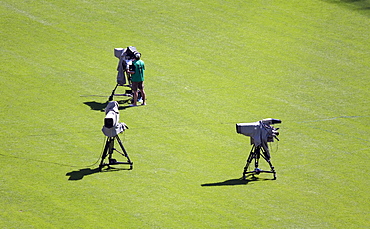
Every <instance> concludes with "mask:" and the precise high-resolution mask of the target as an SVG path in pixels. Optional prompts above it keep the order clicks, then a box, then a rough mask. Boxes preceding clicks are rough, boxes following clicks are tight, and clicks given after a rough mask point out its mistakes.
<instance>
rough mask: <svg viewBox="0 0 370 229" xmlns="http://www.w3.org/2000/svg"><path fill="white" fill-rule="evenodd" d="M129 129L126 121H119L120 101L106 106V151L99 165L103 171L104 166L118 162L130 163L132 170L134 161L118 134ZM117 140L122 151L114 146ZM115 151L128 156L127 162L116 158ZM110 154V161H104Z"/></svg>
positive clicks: (104, 130)
mask: <svg viewBox="0 0 370 229" xmlns="http://www.w3.org/2000/svg"><path fill="white" fill-rule="evenodd" d="M126 129H128V126H127V125H126V124H125V123H120V122H119V110H118V103H117V102H116V101H112V102H109V103H108V105H107V107H106V108H105V118H104V126H103V128H102V132H103V134H104V135H105V136H107V139H106V142H105V146H104V151H103V154H102V158H101V161H100V165H99V170H100V171H101V170H102V169H103V167H104V166H108V167H109V166H110V165H117V164H127V165H130V170H131V169H132V166H133V162H132V161H131V160H130V158H129V156H128V154H127V152H126V150H125V148H124V146H123V144H122V142H121V139H120V138H119V136H118V134H120V133H122V132H123V131H125V130H126ZM115 141H117V142H118V144H119V146H120V147H121V150H122V152H121V151H119V150H118V149H117V148H115V147H114V142H115ZM114 152H118V153H119V154H120V155H122V156H124V157H125V158H126V160H127V161H126V162H119V161H117V160H116V159H114V158H112V155H113V153H114ZM107 156H108V162H104V161H105V159H106V157H107Z"/></svg>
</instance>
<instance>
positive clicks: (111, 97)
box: [108, 83, 118, 101]
mask: <svg viewBox="0 0 370 229" xmlns="http://www.w3.org/2000/svg"><path fill="white" fill-rule="evenodd" d="M117 87H118V83H117V84H116V87H115V88H114V89H113V91H112V94H111V95H110V96H109V99H108V100H109V101H112V100H113V96H114V93H115V92H116V89H117Z"/></svg>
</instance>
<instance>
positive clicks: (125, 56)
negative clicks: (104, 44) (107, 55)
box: [114, 46, 141, 86]
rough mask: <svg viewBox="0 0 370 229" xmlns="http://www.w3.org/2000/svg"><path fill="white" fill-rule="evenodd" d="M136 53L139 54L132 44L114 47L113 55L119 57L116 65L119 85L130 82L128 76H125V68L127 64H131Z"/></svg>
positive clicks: (127, 66)
mask: <svg viewBox="0 0 370 229" xmlns="http://www.w3.org/2000/svg"><path fill="white" fill-rule="evenodd" d="M136 54H140V55H141V53H139V52H138V51H137V49H136V47H134V46H128V47H127V48H125V49H124V48H115V49H114V56H115V57H117V58H118V59H119V62H118V66H117V71H118V74H117V83H118V84H119V85H121V86H122V85H125V84H126V83H127V82H128V83H129V82H130V80H131V79H130V77H129V76H127V79H126V76H125V70H127V69H128V68H129V66H130V65H131V64H132V60H133V59H134V58H135V55H136Z"/></svg>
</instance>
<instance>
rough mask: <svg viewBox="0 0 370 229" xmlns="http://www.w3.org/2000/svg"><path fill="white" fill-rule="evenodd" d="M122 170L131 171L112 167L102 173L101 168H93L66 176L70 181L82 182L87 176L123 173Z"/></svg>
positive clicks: (69, 173)
mask: <svg viewBox="0 0 370 229" xmlns="http://www.w3.org/2000/svg"><path fill="white" fill-rule="evenodd" d="M121 170H130V169H127V168H114V167H112V166H110V167H108V168H106V169H103V170H101V171H100V169H99V167H98V168H95V169H91V168H85V169H80V170H77V171H72V172H68V173H66V176H69V178H68V180H82V179H83V178H84V177H85V176H88V175H92V174H95V173H104V172H115V171H121Z"/></svg>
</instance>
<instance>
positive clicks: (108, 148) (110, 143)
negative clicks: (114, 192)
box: [99, 135, 133, 172]
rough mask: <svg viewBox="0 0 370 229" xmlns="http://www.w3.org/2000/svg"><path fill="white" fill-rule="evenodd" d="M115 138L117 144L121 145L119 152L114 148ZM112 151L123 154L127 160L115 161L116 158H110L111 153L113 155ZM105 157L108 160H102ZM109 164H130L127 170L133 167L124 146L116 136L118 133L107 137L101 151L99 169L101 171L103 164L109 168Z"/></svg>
mask: <svg viewBox="0 0 370 229" xmlns="http://www.w3.org/2000/svg"><path fill="white" fill-rule="evenodd" d="M115 140H116V141H117V142H118V144H119V146H120V147H121V150H122V152H120V151H118V150H117V149H116V148H114V141H115ZM114 151H116V152H117V153H119V154H121V155H122V156H124V157H125V158H126V160H127V161H125V162H120V161H117V160H116V159H114V158H112V155H113V153H114ZM106 157H108V162H104V161H105V159H106ZM110 165H130V168H129V170H132V167H133V162H132V161H131V160H130V158H129V156H128V154H127V152H126V150H125V147H123V144H122V142H121V139H120V138H119V137H118V135H116V136H114V137H107V140H106V143H105V147H104V151H103V154H102V157H101V161H100V164H99V171H100V172H101V171H102V169H103V167H104V166H108V168H110Z"/></svg>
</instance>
